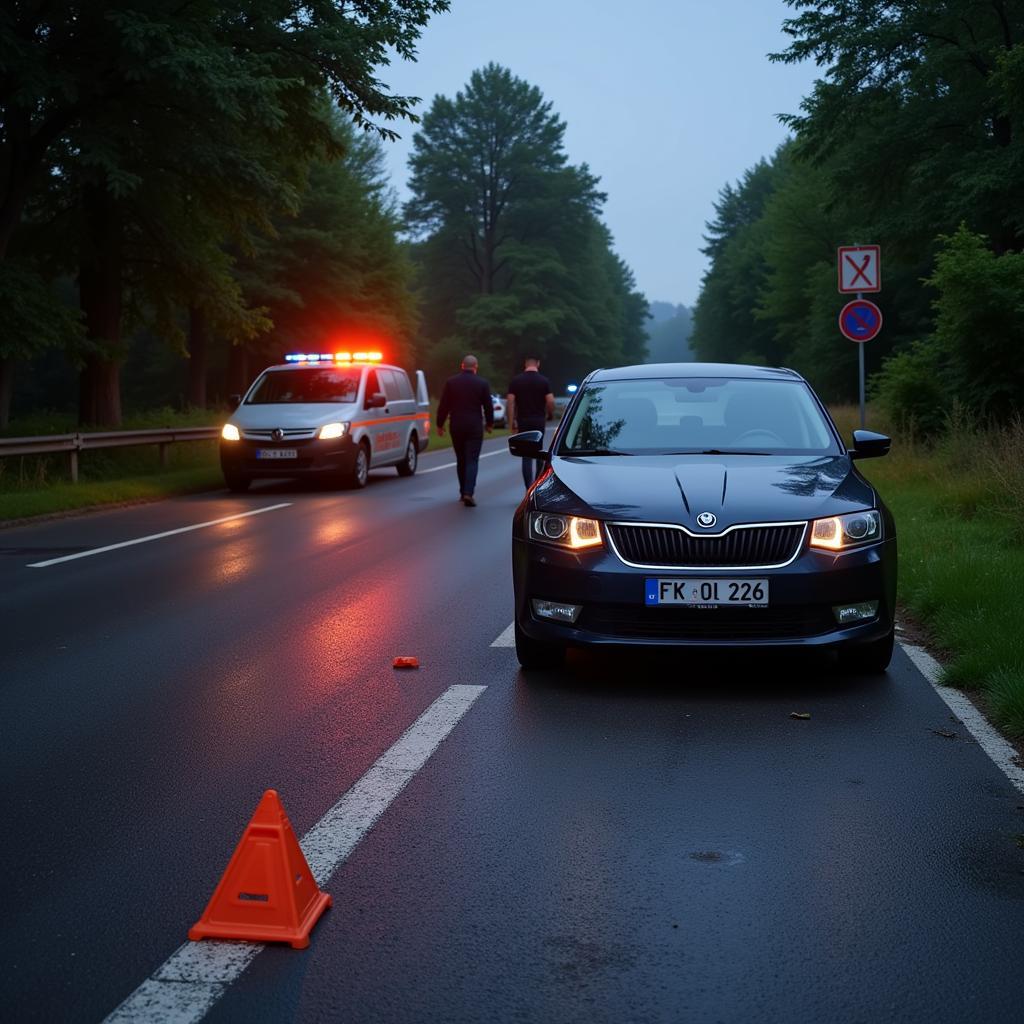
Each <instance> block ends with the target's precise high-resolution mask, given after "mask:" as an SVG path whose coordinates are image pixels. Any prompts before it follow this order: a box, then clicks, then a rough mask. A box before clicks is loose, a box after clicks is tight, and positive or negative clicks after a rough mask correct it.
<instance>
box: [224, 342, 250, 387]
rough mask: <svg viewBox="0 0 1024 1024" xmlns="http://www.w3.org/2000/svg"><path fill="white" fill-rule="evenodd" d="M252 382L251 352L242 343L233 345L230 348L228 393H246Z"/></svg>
mask: <svg viewBox="0 0 1024 1024" xmlns="http://www.w3.org/2000/svg"><path fill="white" fill-rule="evenodd" d="M251 383H252V381H250V380H249V353H248V352H246V350H245V349H244V348H243V347H242V346H241V345H232V346H231V348H229V349H228V394H229V395H244V394H245V392H246V391H247V390H248V388H249V385H250V384H251Z"/></svg>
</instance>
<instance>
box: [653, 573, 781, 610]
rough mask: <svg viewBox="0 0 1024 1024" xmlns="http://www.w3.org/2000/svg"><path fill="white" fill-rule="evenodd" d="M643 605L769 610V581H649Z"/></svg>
mask: <svg viewBox="0 0 1024 1024" xmlns="http://www.w3.org/2000/svg"><path fill="white" fill-rule="evenodd" d="M644 603H645V604H649V605H656V604H683V605H688V606H689V607H691V608H718V607H721V606H723V605H725V606H728V605H732V606H734V607H739V608H767V607H768V581H767V580H750V579H745V580H727V579H715V580H680V579H675V580H661V579H648V580H646V581H645V585H644Z"/></svg>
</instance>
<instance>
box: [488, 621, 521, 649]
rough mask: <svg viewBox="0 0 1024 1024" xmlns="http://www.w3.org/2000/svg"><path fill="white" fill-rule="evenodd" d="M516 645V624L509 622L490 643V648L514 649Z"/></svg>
mask: <svg viewBox="0 0 1024 1024" xmlns="http://www.w3.org/2000/svg"><path fill="white" fill-rule="evenodd" d="M515 645H516V624H515V623H514V622H510V623H509V624H508V626H507V627H506V628H505V629H503V630H502V631H501V632H500V633H499V634H498V635H497V636H496V637H495V638H494V640H493V641H491V646H492V647H515Z"/></svg>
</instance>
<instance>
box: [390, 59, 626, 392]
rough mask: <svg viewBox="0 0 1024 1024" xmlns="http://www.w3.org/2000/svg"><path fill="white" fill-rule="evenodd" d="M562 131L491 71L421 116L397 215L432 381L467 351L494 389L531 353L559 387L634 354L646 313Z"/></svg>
mask: <svg viewBox="0 0 1024 1024" xmlns="http://www.w3.org/2000/svg"><path fill="white" fill-rule="evenodd" d="M564 134H565V124H564V122H562V121H561V120H560V119H559V118H558V117H557V115H555V114H554V113H553V111H552V108H551V104H550V103H548V102H546V101H545V100H544V98H543V96H542V94H541V92H540V90H539V89H537V88H536V87H535V86H531V85H529V84H528V83H527V82H524V81H523V80H522V79H519V78H516V77H515V76H514V75H512V73H511V72H510V71H508V70H507V69H505V68H502V67H499V66H498V65H495V64H489V65H487V66H486V67H485V68H482V69H481V70H479V71H475V72H474V73H473V74H472V76H471V78H470V81H469V83H468V85H467V86H466V88H465V89H464V90H462V91H460V92H459V93H457V94H456V96H455V98H454V99H449V98H447V97H444V96H438V97H437V98H436V99H435V100H434V102H433V104H432V106H431V107H430V109H429V110H428V111H427V113H426V114H425V115H424V117H423V127H422V130H421V131H419V132H418V133H417V134H416V135H415V137H414V140H413V143H414V149H413V154H412V156H411V158H410V161H409V165H410V168H411V171H412V175H411V179H410V190H411V192H412V198H411V199H410V200H409V202H408V203H407V204H406V207H405V217H406V222H407V224H408V226H409V229H410V231H411V232H412V233H413V236H414V238H415V239H416V243H415V246H414V249H413V255H414V259H415V262H416V265H417V270H418V285H419V293H420V296H421V307H422V311H423V326H422V332H421V337H422V352H423V356H424V357H425V359H426V361H427V364H428V369H429V370H430V372H431V375H432V377H433V378H434V379H435V380H436V379H439V378H441V377H443V376H445V375H446V374H448V373H451V372H452V371H453V370H454V368H455V367H456V366H457V365H458V357H459V356H460V355H463V354H465V352H467V351H473V352H474V354H476V355H477V356H478V358H480V360H481V368H482V370H483V372H484V373H485V374H488V375H490V376H493V377H496V381H495V384H496V386H499V387H502V386H504V385H503V384H498V383H497V382H498V381H502V380H503V379H504V378H506V377H507V376H508V375H509V374H511V373H513V372H515V370H516V369H517V366H518V365H519V364H520V363H521V360H522V358H523V357H524V356H526V355H530V354H534V355H539V356H541V357H542V358H543V360H544V368H545V372H547V373H548V374H550V375H551V376H552V378H554V379H555V380H556V382H559V383H564V382H565V381H567V380H569V379H576V378H579V377H580V376H581V375H582V374H584V373H586V372H587V371H588V370H589V369H591V368H592V367H593V366H595V365H602V364H605V365H607V364H609V363H611V364H615V363H620V362H632V361H636V360H638V359H641V358H642V357H643V353H644V348H645V340H646V339H645V334H644V330H643V321H644V318H645V316H646V303H645V302H644V299H643V297H642V296H641V295H640V294H639V293H638V292H637V291H636V285H635V282H634V280H633V276H632V273H631V272H630V270H629V268H628V267H626V265H625V264H624V263H623V262H622V260H621V259H619V258H618V257H617V256H616V255H615V253H614V252H613V251H612V241H611V236H610V235H609V233H608V231H607V229H606V228H605V227H604V225H603V224H602V223H601V222H600V220H599V219H598V213H599V210H600V205H601V203H602V201H603V199H604V196H603V195H602V194H601V193H600V192H598V190H597V179H596V178H594V177H593V175H591V174H590V172H589V170H588V169H587V167H586V165H583V166H580V167H574V166H572V165H570V164H569V163H568V161H567V158H566V155H565V151H564V144H563V138H564Z"/></svg>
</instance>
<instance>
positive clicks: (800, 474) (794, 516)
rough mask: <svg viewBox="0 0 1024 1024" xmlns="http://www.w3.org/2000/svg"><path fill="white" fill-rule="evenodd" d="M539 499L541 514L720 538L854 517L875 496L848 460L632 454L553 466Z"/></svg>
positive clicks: (540, 487) (560, 459) (537, 493)
mask: <svg viewBox="0 0 1024 1024" xmlns="http://www.w3.org/2000/svg"><path fill="white" fill-rule="evenodd" d="M551 468H552V472H551V473H550V474H549V475H547V476H546V477H544V479H543V480H542V481H541V483H539V484H538V485H537V487H536V488H535V490H534V492H533V500H534V503H535V505H536V507H537V508H541V509H545V510H547V511H559V512H565V513H569V514H575V515H593V516H594V517H596V518H598V519H624V520H630V521H634V522H651V523H679V524H681V525H684V526H687V527H689V528H690V529H693V530H699V529H700V527H698V525H697V516H698V515H700V514H701V513H702V512H711V513H712V514H713V515H714V516H715V518H716V520H717V522H716V523H715V525H714V526H713V527H712V530H713V532H715V533H718V532H720V531H721V530H723V529H725V528H726V527H728V526H732V525H734V524H736V523H762V522H785V521H788V520H801V519H813V518H814V517H816V516H826V515H838V514H840V513H843V512H856V511H859V510H861V509H864V508H870V507H872V506H873V505H874V504H875V501H876V499H875V492H874V490H873V489H872V487H871V486H870V484H868V483H867V482H866V481H865V480H864V478H863V477H861V476H860V475H859V474H858V473H857V472H856V471H855V470H854V468H853V464H852V462H851V460H850V458H849V456H848V455H827V456H819V455H815V456H795V455H768V456H760V455H758V456H743V455H721V456H711V455H677V456H669V455H634V456H600V457H594V458H572V457H570V458H563V457H555V458H554V459H553V460H552V466H551Z"/></svg>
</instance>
